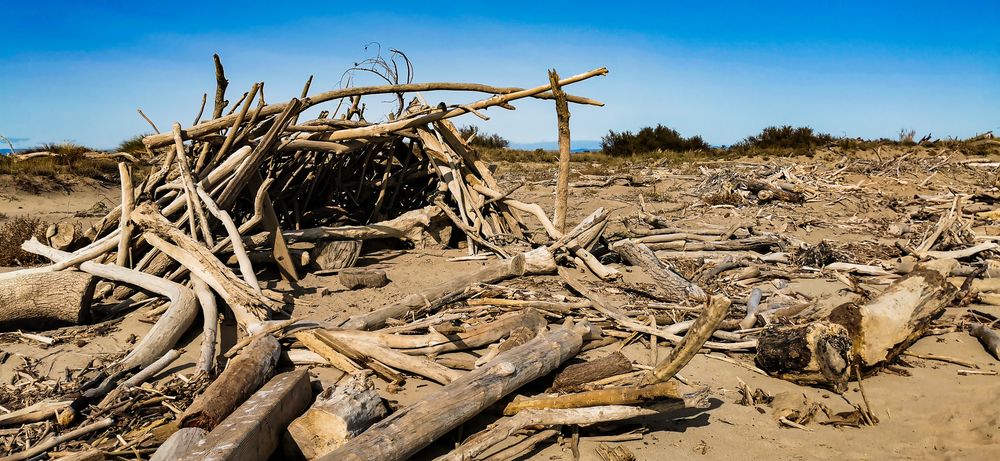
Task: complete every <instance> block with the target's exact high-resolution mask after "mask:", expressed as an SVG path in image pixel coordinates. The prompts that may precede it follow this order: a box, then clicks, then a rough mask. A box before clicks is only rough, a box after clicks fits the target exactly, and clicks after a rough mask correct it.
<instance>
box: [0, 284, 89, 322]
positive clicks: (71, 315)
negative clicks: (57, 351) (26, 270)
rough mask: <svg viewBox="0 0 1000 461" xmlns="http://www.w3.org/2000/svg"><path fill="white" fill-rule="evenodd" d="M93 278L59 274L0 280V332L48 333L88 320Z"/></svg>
mask: <svg viewBox="0 0 1000 461" xmlns="http://www.w3.org/2000/svg"><path fill="white" fill-rule="evenodd" d="M94 285H95V283H94V277H93V276H91V275H90V274H88V273H86V272H77V271H59V272H49V273H41V274H27V275H22V276H20V277H17V278H13V279H6V280H0V331H11V330H16V329H26V330H51V329H54V328H58V327H62V326H66V325H78V324H81V323H84V322H86V321H87V320H88V319H89V318H90V302H91V300H92V299H93V297H94Z"/></svg>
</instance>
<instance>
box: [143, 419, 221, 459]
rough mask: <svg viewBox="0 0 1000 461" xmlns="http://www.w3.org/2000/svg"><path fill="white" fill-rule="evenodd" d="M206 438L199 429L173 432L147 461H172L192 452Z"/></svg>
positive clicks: (183, 429) (184, 429)
mask: <svg viewBox="0 0 1000 461" xmlns="http://www.w3.org/2000/svg"><path fill="white" fill-rule="evenodd" d="M207 436H208V431H206V430H204V429H202V428H200V427H184V428H181V429H180V430H178V431H177V432H174V433H173V434H172V435H171V436H170V437H169V438H168V439H167V441H166V442H163V444H162V445H160V447H159V448H157V449H156V451H155V452H154V453H153V456H151V457H150V458H149V461H173V460H176V459H180V458H181V457H183V456H184V455H186V454H188V453H189V452H191V451H193V450H194V449H195V447H197V446H198V442H201V441H202V440H204V439H205V437H207Z"/></svg>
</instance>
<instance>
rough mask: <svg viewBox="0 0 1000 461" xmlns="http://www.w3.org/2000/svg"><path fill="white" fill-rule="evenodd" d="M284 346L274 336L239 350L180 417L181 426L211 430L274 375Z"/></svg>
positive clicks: (257, 340)
mask: <svg viewBox="0 0 1000 461" xmlns="http://www.w3.org/2000/svg"><path fill="white" fill-rule="evenodd" d="M280 351H281V346H280V345H279V344H278V340H277V339H274V337H273V336H271V335H265V336H262V337H260V338H258V339H256V340H254V341H253V342H252V343H250V345H249V346H247V347H245V348H243V349H242V350H240V353H239V354H238V355H236V358H234V359H233V360H232V361H230V362H229V365H228V366H227V367H226V369H225V370H224V371H223V372H222V373H221V374H220V375H219V377H218V378H216V379H215V381H212V384H209V386H208V388H207V389H205V392H204V393H202V394H201V395H199V396H198V397H197V398H195V399H194V401H193V402H191V405H190V406H189V407H188V408H187V410H185V411H184V414H182V415H181V417H180V426H181V427H200V428H202V429H205V430H212V429H213V428H215V426H216V425H218V424H219V423H220V422H221V421H222V420H223V419H224V418H225V417H226V416H227V415H229V413H231V412H232V411H233V409H234V408H236V407H237V406H238V405H239V404H241V403H243V401H244V400H246V399H247V397H249V396H250V395H251V394H253V393H254V392H256V391H257V389H258V388H260V386H261V385H262V384H264V383H265V382H266V381H267V379H268V378H270V377H271V375H272V374H273V373H274V367H275V366H276V365H277V364H278V357H279V353H280Z"/></svg>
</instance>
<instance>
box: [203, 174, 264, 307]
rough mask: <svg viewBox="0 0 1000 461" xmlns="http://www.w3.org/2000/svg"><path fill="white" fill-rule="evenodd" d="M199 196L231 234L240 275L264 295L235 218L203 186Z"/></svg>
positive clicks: (251, 286) (253, 288) (254, 289)
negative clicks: (221, 207) (220, 206)
mask: <svg viewBox="0 0 1000 461" xmlns="http://www.w3.org/2000/svg"><path fill="white" fill-rule="evenodd" d="M197 189H198V195H199V196H200V197H201V200H202V201H203V202H204V203H205V208H208V212H209V213H211V214H212V216H215V218H216V219H218V220H219V221H222V225H223V226H224V227H225V228H226V232H227V233H228V234H229V240H230V241H231V242H232V244H233V254H234V255H236V261H237V262H238V263H239V266H240V275H242V276H243V280H244V281H245V282H246V283H247V285H249V286H250V289H251V290H253V291H254V292H255V293H257V294H258V295H261V294H263V293H262V292H261V291H260V283H259V282H258V281H257V274H256V273H254V270H253V263H252V262H251V261H250V256H249V255H247V250H246V248H245V247H244V246H243V238H242V237H240V230H239V229H238V228H237V227H236V223H235V222H233V218H231V217H230V216H229V213H227V212H226V210H223V209H220V208H219V205H217V204H216V203H215V200H212V197H211V196H209V195H208V193H207V192H205V190H204V189H202V188H201V186H197Z"/></svg>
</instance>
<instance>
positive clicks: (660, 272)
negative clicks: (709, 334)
mask: <svg viewBox="0 0 1000 461" xmlns="http://www.w3.org/2000/svg"><path fill="white" fill-rule="evenodd" d="M611 249H612V250H614V251H615V252H616V253H618V254H619V255H621V256H622V257H623V258H625V260H626V261H628V262H629V264H631V265H633V266H639V267H642V268H643V269H645V270H646V272H647V273H648V274H649V276H650V277H652V278H653V280H655V281H656V287H657V291H660V292H661V293H662V294H663V295H664V296H665V297H669V298H671V299H673V300H675V301H685V300H688V299H691V300H694V301H705V300H707V299H708V295H706V294H705V290H702V289H701V287H699V286H698V285H696V284H694V283H693V282H690V281H688V280H687V279H685V278H684V277H681V276H680V275H678V274H677V273H676V272H674V271H673V270H672V269H671V268H670V266H667V265H666V264H664V263H663V261H660V260H659V258H657V257H656V254H655V253H653V251H652V250H650V249H649V247H647V246H646V245H645V244H642V243H639V244H636V243H635V242H633V241H631V240H629V239H624V240H619V241H617V242H615V243H614V244H613V245H611Z"/></svg>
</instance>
